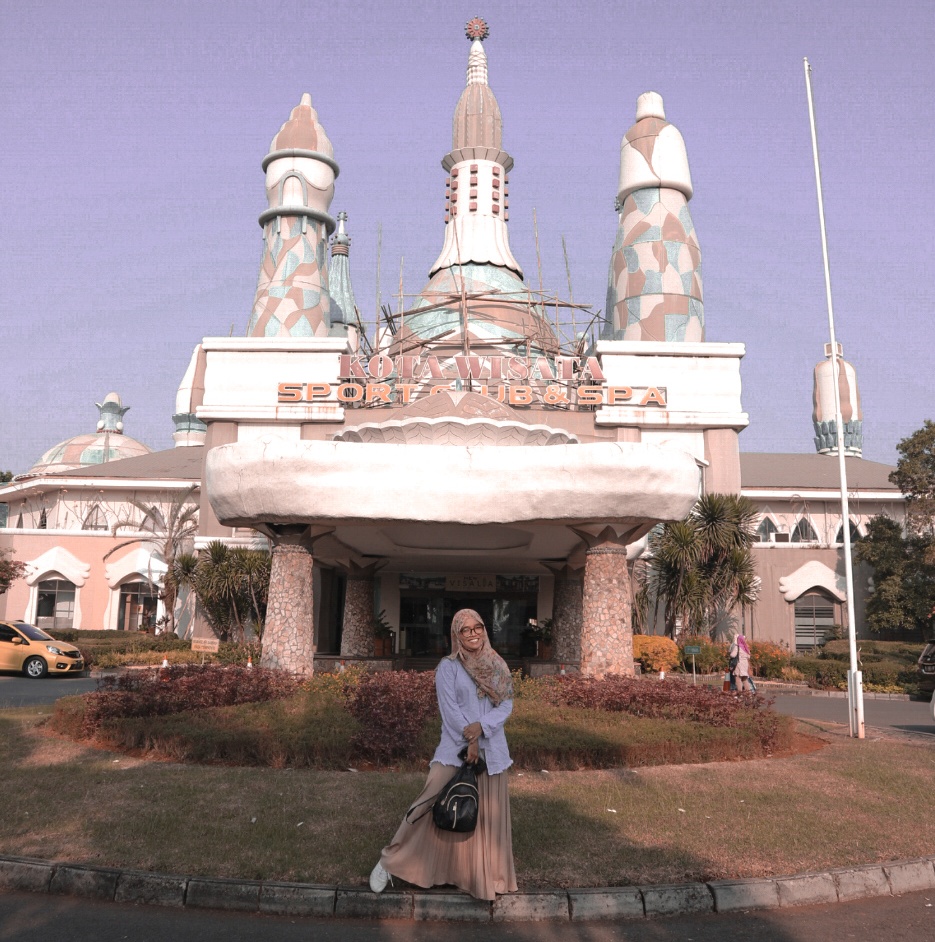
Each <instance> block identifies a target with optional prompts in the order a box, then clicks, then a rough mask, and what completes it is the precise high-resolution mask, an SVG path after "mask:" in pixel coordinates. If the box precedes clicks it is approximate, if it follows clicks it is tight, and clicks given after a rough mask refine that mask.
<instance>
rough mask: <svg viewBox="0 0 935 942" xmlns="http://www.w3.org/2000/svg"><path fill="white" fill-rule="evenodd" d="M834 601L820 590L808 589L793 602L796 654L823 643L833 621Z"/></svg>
mask: <svg viewBox="0 0 935 942" xmlns="http://www.w3.org/2000/svg"><path fill="white" fill-rule="evenodd" d="M835 608H836V606H835V602H834V599H833V598H832V597H831V596H830V595H828V593H827V592H825V591H824V590H822V589H817V588H816V589H810V590H809V591H808V592H806V593H805V594H804V595H800V596H799V597H798V598H797V599H796V600H795V650H796V653H797V654H801V653H802V652H803V651H809V650H811V649H812V648H817V647H818V646H819V645H822V644H824V643H825V639H826V638H827V636H828V632H829V631H830V630H831V627H832V626H833V625H834V623H835V620H834V616H835Z"/></svg>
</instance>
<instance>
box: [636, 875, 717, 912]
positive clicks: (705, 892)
mask: <svg viewBox="0 0 935 942" xmlns="http://www.w3.org/2000/svg"><path fill="white" fill-rule="evenodd" d="M640 892H641V893H642V894H643V906H644V908H645V910H646V915H647V916H674V915H676V914H677V913H710V912H712V911H713V910H714V896H713V894H712V893H711V890H710V888H709V887H708V885H707V884H706V883H670V884H665V885H663V886H641V887H640Z"/></svg>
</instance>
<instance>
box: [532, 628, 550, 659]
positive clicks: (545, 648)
mask: <svg viewBox="0 0 935 942" xmlns="http://www.w3.org/2000/svg"><path fill="white" fill-rule="evenodd" d="M536 641H537V643H538V653H539V658H540V660H543V661H551V660H552V619H551V618H543V619H542V621H540V622H539V624H538V626H537V631H536Z"/></svg>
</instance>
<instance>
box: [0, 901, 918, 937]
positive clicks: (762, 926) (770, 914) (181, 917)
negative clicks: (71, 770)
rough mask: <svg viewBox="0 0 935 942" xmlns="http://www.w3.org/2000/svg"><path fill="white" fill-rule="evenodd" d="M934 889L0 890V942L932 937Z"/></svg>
mask: <svg viewBox="0 0 935 942" xmlns="http://www.w3.org/2000/svg"><path fill="white" fill-rule="evenodd" d="M933 902H935V894H932V893H910V894H907V895H905V896H900V897H893V896H885V897H875V898H873V899H866V900H855V901H854V902H852V903H849V904H848V905H847V906H837V905H833V904H831V905H823V906H822V905H819V906H800V907H797V908H794V909H775V910H758V911H754V912H739V913H725V914H723V915H712V914H704V913H702V914H696V915H685V916H671V917H669V918H667V919H641V920H627V921H617V922H582V923H568V922H532V923H504V924H500V925H494V924H490V923H487V924H484V923H469V922H468V923H454V922H449V923H446V924H445V925H444V928H443V929H440V926H439V924H438V923H431V922H399V921H397V920H382V921H373V920H357V919H347V920H340V921H339V920H306V919H296V918H290V917H286V916H257V915H250V914H245V913H229V912H217V911H213V912H212V911H210V910H191V909H166V908H156V907H152V906H134V905H131V904H126V903H124V904H119V903H118V904H114V903H101V902H97V901H94V900H87V899H78V898H76V897H67V896H57V897H56V896H51V897H50V896H36V895H34V894H29V893H0V942H126V940H127V939H132V940H134V942H165V940H166V939H171V940H172V942H257V940H270V942H273V940H275V942H308V940H309V939H314V940H315V942H438V939H439V937H440V933H441V932H443V933H444V935H443V938H444V939H445V942H507V940H509V942H689V940H691V942H725V940H742V942H818V940H834V942H838V940H848V939H853V940H860V942H881V940H886V942H931V939H933V938H935V907H933Z"/></svg>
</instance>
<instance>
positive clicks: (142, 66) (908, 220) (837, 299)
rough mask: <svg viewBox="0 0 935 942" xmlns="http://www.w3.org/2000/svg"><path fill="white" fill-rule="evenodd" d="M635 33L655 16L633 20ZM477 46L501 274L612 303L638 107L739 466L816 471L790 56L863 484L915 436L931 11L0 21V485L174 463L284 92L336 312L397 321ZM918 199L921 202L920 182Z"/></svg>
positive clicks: (125, 14) (274, 0)
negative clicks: (133, 451)
mask: <svg viewBox="0 0 935 942" xmlns="http://www.w3.org/2000/svg"><path fill="white" fill-rule="evenodd" d="M641 9H645V10H649V11H651V12H650V13H648V14H647V13H642V12H641ZM476 14H479V15H482V16H484V17H486V18H487V20H488V22H489V23H490V28H491V35H490V38H489V40H488V41H487V42H486V44H485V46H486V50H487V55H488V59H489V65H490V83H491V86H492V88H493V89H494V92H495V93H496V95H497V98H498V100H499V102H500V107H501V110H502V112H503V119H504V147H505V149H506V150H507V151H509V153H511V154H512V155H513V157H514V159H515V161H516V167H515V169H514V171H513V172H512V173H511V177H510V183H511V186H510V230H511V242H512V247H513V252H514V254H515V256H516V257H517V259H518V260H519V262H520V264H521V265H523V267H524V269H525V272H526V277H527V282H528V283H530V284H532V285H534V286H535V285H536V284H537V280H538V279H537V276H536V256H535V248H534V242H533V227H532V212H533V207H535V208H536V210H537V214H538V220H539V234H540V241H541V248H542V265H543V281H544V286H545V287H546V289H551V290H554V291H557V292H561V293H562V294H563V295H567V286H566V278H565V269H564V262H563V258H562V244H561V236H562V235H564V236H565V238H566V241H567V245H568V252H569V261H570V266H571V274H572V281H573V289H574V297H575V300H576V301H586V302H589V303H591V304H592V305H593V306H594V307H595V308H596V309H601V308H602V307H603V304H604V295H605V291H606V280H607V267H608V263H609V259H610V252H611V248H612V244H613V240H614V235H615V232H616V226H617V219H616V215H615V213H614V209H613V201H614V196H615V190H616V181H617V174H618V167H619V147H620V138H621V136H622V135H623V133H624V132H625V131H626V130H627V128H628V127H629V126H630V124H632V122H633V116H634V108H635V102H636V97H637V95H639V94H640V93H641V92H643V91H646V90H649V89H653V90H655V91H658V92H660V93H661V94H662V95H663V97H664V99H665V104H666V111H667V116H668V118H669V120H671V121H672V122H673V123H674V124H675V125H677V126H678V127H679V129H680V130H681V131H682V134H683V135H684V137H685V141H686V144H687V147H688V155H689V160H690V163H691V169H692V176H693V180H694V185H695V197H694V199H693V200H692V203H691V207H692V213H693V216H694V220H695V225H696V227H697V231H698V236H699V240H700V242H701V249H702V254H703V265H704V288H705V315H706V320H707V339H709V340H715V341H741V342H743V343H745V344H746V346H747V356H746V359H745V360H744V361H743V367H742V369H743V403H744V407H745V409H746V410H747V412H749V414H750V419H751V424H750V427H749V428H748V429H747V430H746V431H745V432H744V433H743V435H742V437H741V448H742V449H743V450H745V451H802V452H810V451H812V450H813V448H814V446H813V444H812V430H811V387H812V379H811V375H812V368H813V366H814V364H815V363H816V362H817V361H818V360H819V359H820V358H821V357H822V350H823V346H822V345H823V344H824V342H825V341H826V339H827V315H826V309H825V301H824V285H823V277H822V266H821V249H820V241H819V230H818V219H817V209H816V200H815V184H814V176H813V168H812V155H811V143H810V138H809V128H808V113H807V106H806V98H805V82H804V78H803V72H802V57H803V56H804V55H807V56H808V57H809V60H810V61H811V63H812V68H813V85H814V89H815V100H816V110H817V114H818V124H819V143H820V147H821V158H822V175H823V181H824V187H825V212H826V216H827V224H828V238H829V247H830V254H831V265H832V277H833V288H834V304H835V315H836V321H837V329H838V338H839V339H840V340H841V341H842V342H843V343H844V347H845V355H846V357H847V359H849V360H850V361H851V362H852V363H853V364H854V365H855V367H856V368H857V374H858V379H859V383H860V388H861V394H862V398H863V407H864V423H865V433H864V456H865V457H867V458H870V459H873V460H877V461H886V462H894V461H895V458H896V454H895V445H896V443H897V442H898V441H899V440H900V439H901V438H903V437H905V436H906V435H908V434H910V433H911V432H912V431H914V430H915V429H916V428H918V427H919V426H920V425H921V424H922V422H923V420H924V419H926V418H930V417H932V414H933V410H932V408H931V403H932V385H933V384H932V378H931V377H932V372H933V352H932V350H933V342H932V339H933V330H932V327H931V319H932V316H933V309H932V308H933V305H932V287H933V282H935V261H933V259H935V245H933V227H932V222H931V220H932V218H933V213H932V209H931V205H932V201H933V196H932V186H931V182H932V181H931V177H932V166H933V164H932V157H931V154H932V144H933V127H935V109H933V86H935V82H933V71H935V67H933V54H932V50H933V49H935V17H933V16H932V12H931V7H930V5H929V4H928V3H925V2H921V0H917V2H904V3H901V4H881V3H879V2H878V0H873V2H867V0H856V2H855V0H851V2H848V3H843V2H822V3H815V2H814V0H807V2H792V0H775V2H773V3H772V4H770V5H769V6H768V7H766V6H764V5H761V4H751V3H750V2H749V0H743V2H738V0H724V2H722V3H720V4H718V5H714V4H711V3H707V2H704V3H699V2H692V0H689V2H683V3H679V4H651V5H649V6H648V7H643V6H642V5H639V4H635V3H633V4H627V3H621V2H619V0H616V2H606V3H597V2H591V3H588V2H582V3H579V4H578V5H577V6H576V7H575V8H574V9H572V8H571V7H566V8H565V9H564V12H561V11H560V10H559V9H558V8H550V6H549V5H546V4H542V3H541V2H537V3H531V2H526V0H523V2H510V3H501V2H491V0H487V2H485V3H482V4H481V5H480V6H478V5H477V4H476V3H475V2H474V0H472V2H471V3H470V5H466V4H464V3H461V2H454V3H446V4H439V3H435V2H422V3H408V4H399V3H394V4H388V3H386V2H385V0H381V2H373V0H358V2H357V3H353V4H343V3H331V4H309V3H307V2H300V0H264V2H254V0H224V2H219V0H201V2H199V3H197V4H191V5H190V6H189V7H188V8H187V9H186V8H184V7H183V5H182V4H181V3H174V2H173V3H151V2H140V0H129V2H128V0H83V2H82V3H81V4H77V3H73V2H70V0H69V2H66V0H54V2H48V3H44V4H37V3H35V2H33V0H5V2H4V3H3V4H2V8H0V83H2V85H0V194H2V197H0V198H2V203H3V218H4V225H3V227H2V230H0V305H2V322H3V340H2V349H3V372H4V377H3V383H2V385H0V390H2V391H0V418H2V426H0V427H2V433H0V469H2V468H10V469H12V470H14V471H16V472H22V471H25V470H27V469H28V468H29V466H30V465H31V464H32V463H33V462H34V461H36V460H37V459H38V457H39V456H40V455H41V454H42V452H43V451H45V450H46V449H47V448H49V447H50V446H51V445H53V444H55V443H56V442H57V441H60V440H61V439H63V438H66V437H68V436H71V435H75V434H79V433H82V432H90V431H93V429H94V426H95V423H96V420H97V412H96V410H95V408H94V405H93V403H94V402H95V401H98V402H99V401H101V399H102V397H103V396H104V395H106V393H107V392H109V391H110V390H116V391H118V392H119V393H120V394H121V396H122V397H123V401H124V404H125V405H129V406H131V411H130V412H129V414H128V415H127V417H126V430H127V433H128V434H130V435H132V436H134V437H136V438H139V439H140V440H141V441H144V442H146V443H147V444H148V445H150V446H151V447H153V448H166V447H169V446H170V445H171V443H172V439H171V435H172V431H173V428H172V422H171V414H172V412H173V411H174V403H175V392H176V388H177V386H178V383H179V380H180V379H181V377H182V374H183V372H184V370H185V367H186V365H187V363H188V360H189V357H190V354H191V350H192V347H193V346H194V344H195V343H197V342H198V341H199V340H200V338H202V337H203V336H218V335H227V334H228V333H229V332H230V331H231V328H233V332H234V334H235V335H242V334H243V333H244V332H245V330H246V325H247V321H248V318H249V315H250V308H251V304H252V300H253V294H254V291H255V289H256V276H257V269H258V264H259V259H260V250H261V239H260V236H261V231H260V228H259V226H258V225H257V216H258V215H259V213H260V212H261V211H262V210H263V209H265V207H266V200H265V195H264V179H263V173H262V171H261V169H260V162H261V160H262V158H263V157H264V155H265V154H266V152H267V148H268V146H269V143H270V140H271V138H272V137H273V135H274V133H275V132H276V131H277V130H278V128H279V126H280V125H281V124H282V122H283V121H284V120H285V119H286V118H287V117H288V115H289V112H290V110H291V108H292V107H293V106H294V105H296V104H297V103H298V101H299V98H300V96H301V94H302V92H304V91H309V92H311V94H312V100H313V102H314V104H315V106H316V108H317V109H318V112H319V116H320V119H321V122H322V124H323V125H324V127H325V129H326V131H327V133H328V135H329V136H330V138H331V140H332V142H333V143H334V150H335V157H336V159H337V161H338V163H339V164H340V167H341V175H340V177H339V179H338V182H337V192H336V195H335V199H334V202H333V203H332V207H331V209H332V213H333V214H334V213H337V212H338V211H339V210H342V209H343V210H346V211H347V213H348V215H349V221H348V229H349V232H350V235H351V236H352V239H353V245H352V249H351V270H352V274H353V279H354V287H355V291H356V295H357V302H358V306H359V307H360V309H361V312H362V313H363V315H364V317H365V320H367V321H368V322H371V323H372V319H373V311H374V301H375V260H376V243H377V225H378V223H381V222H382V225H383V256H382V272H383V274H382V294H383V299H384V301H388V300H392V299H391V298H390V297H388V296H389V295H392V294H394V293H395V292H396V290H397V281H398V275H399V263H400V256H404V257H405V266H404V278H405V291H406V292H407V293H415V292H417V291H418V290H419V289H421V288H422V286H423V285H424V283H425V281H426V280H427V273H428V268H429V266H430V265H431V263H432V262H433V261H434V260H435V258H436V255H437V253H438V251H439V249H440V248H441V241H442V231H443V224H444V181H445V177H444V173H443V171H442V170H441V168H440V166H439V161H440V159H441V157H442V156H443V155H444V154H445V153H446V152H447V150H448V149H449V147H450V144H451V115H452V111H453V109H454V106H455V103H456V102H457V99H458V95H459V94H460V90H461V88H462V87H463V85H464V70H465V66H466V63H467V53H468V48H469V44H468V42H467V40H466V39H465V38H464V32H463V29H464V23H465V21H466V20H467V19H468V18H469V17H471V16H473V15H476ZM924 171H925V172H924Z"/></svg>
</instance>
